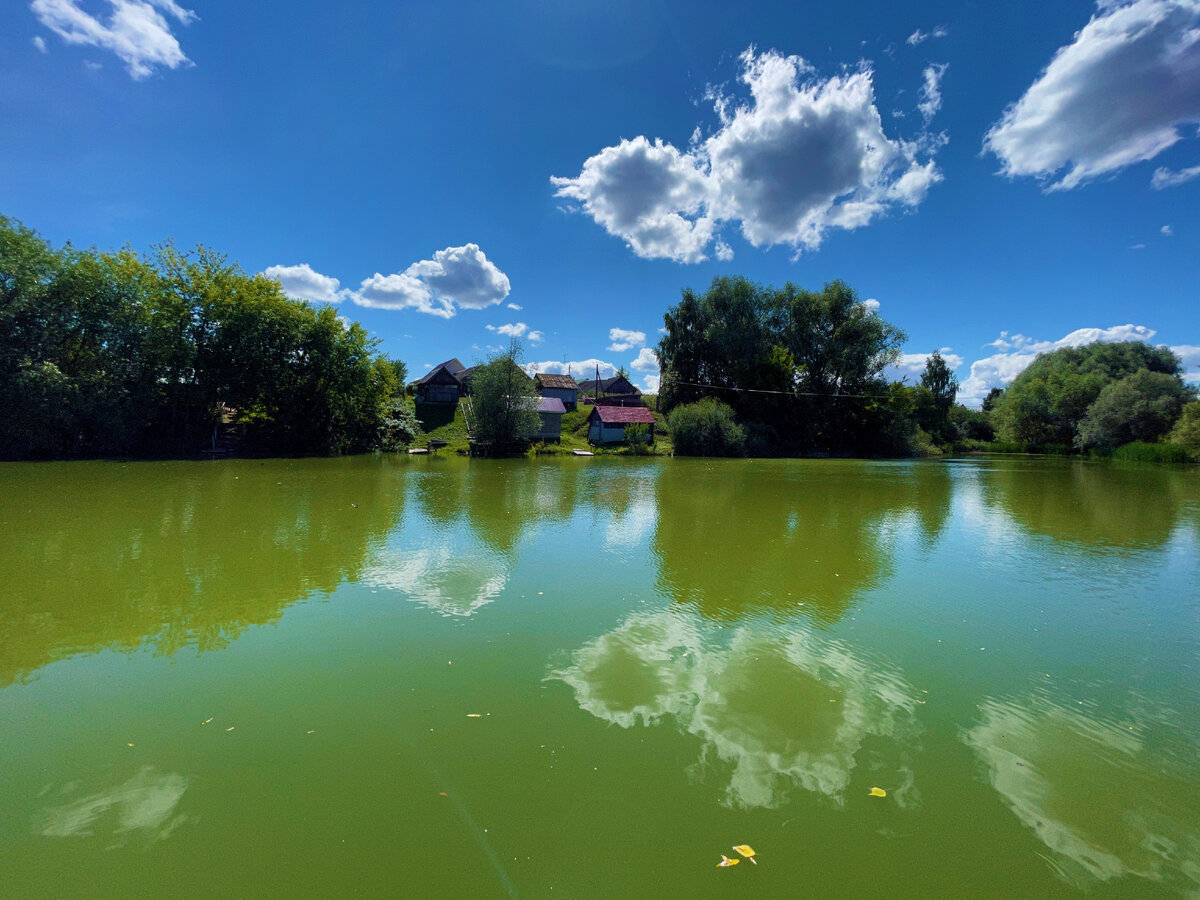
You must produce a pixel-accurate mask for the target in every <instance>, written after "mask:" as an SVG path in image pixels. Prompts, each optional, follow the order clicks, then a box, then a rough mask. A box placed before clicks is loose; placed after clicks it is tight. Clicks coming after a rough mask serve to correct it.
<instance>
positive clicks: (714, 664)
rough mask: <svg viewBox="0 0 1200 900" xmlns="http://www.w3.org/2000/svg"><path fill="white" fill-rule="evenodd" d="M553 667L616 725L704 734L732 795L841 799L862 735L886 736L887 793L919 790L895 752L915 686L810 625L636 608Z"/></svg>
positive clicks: (748, 800) (776, 801) (902, 741)
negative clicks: (723, 622) (728, 621)
mask: <svg viewBox="0 0 1200 900" xmlns="http://www.w3.org/2000/svg"><path fill="white" fill-rule="evenodd" d="M550 677H551V678H556V679H559V680H561V681H564V682H566V683H567V684H569V685H570V686H571V687H572V688H573V689H574V690H575V696H576V700H577V701H578V703H579V705H580V706H581V707H582V708H583V709H585V710H587V711H588V712H589V713H591V714H592V715H594V716H596V717H598V718H601V719H604V720H606V721H609V722H612V723H613V724H615V725H619V726H621V727H622V728H630V727H633V726H635V725H638V724H641V725H655V724H659V723H664V722H665V721H666V720H668V719H674V721H675V722H676V723H677V724H678V726H679V727H680V728H681V729H682V730H683V731H685V732H687V733H690V734H693V735H695V736H696V737H698V738H700V739H701V741H702V742H703V745H704V749H703V751H702V754H701V759H702V761H712V762H715V763H717V765H716V766H715V768H720V769H721V770H722V771H727V772H728V778H729V783H728V785H727V787H726V790H725V799H726V802H727V803H729V804H730V805H734V806H745V807H758V806H761V807H778V806H781V805H783V804H784V803H786V802H787V801H788V799H789V798H790V796H791V793H792V791H793V790H794V789H795V788H800V789H803V790H806V791H812V792H815V793H819V794H822V795H824V796H826V797H829V798H831V799H833V800H834V801H836V802H838V803H840V802H842V801H843V799H844V793H845V791H846V789H847V787H848V786H849V784H850V779H851V772H852V770H853V769H854V765H855V756H856V754H857V753H858V751H859V750H860V748H861V747H862V745H863V743H864V741H865V740H867V739H868V738H869V737H879V738H891V739H894V740H893V743H894V744H895V747H894V750H895V752H894V753H892V754H891V756H892V759H891V760H890V762H889V764H890V765H892V766H893V770H892V773H891V779H892V781H891V783H892V784H896V785H899V786H900V787H899V789H898V790H897V791H896V793H895V794H894V796H895V799H896V801H897V802H898V803H899V804H901V805H905V804H911V803H913V802H915V799H916V798H915V790H914V789H913V788H912V787H911V783H912V776H911V773H910V772H909V771H908V770H907V767H906V766H905V765H904V762H903V758H904V756H905V755H906V754H905V750H906V747H907V745H909V744H911V741H912V739H913V738H915V736H916V734H917V725H916V722H915V719H914V717H913V710H914V709H915V707H916V703H917V701H916V700H915V699H914V696H913V695H914V692H913V690H912V689H911V688H910V687H909V686H908V685H907V684H906V683H905V682H904V680H903V679H902V678H901V677H900V676H899V675H898V674H896V673H894V672H891V671H888V670H887V669H884V668H880V667H878V666H875V665H873V664H870V663H868V662H867V661H865V660H863V659H861V658H859V657H857V656H856V655H855V653H854V652H853V651H852V650H851V649H850V648H849V647H847V646H846V645H845V644H843V643H841V642H839V641H835V640H830V639H826V638H824V637H822V636H820V635H819V634H818V633H817V632H815V631H813V630H812V629H809V628H806V627H803V626H797V625H793V626H789V628H788V629H787V630H786V631H783V632H780V631H778V630H771V631H767V630H763V629H761V628H760V627H757V626H756V625H754V624H753V623H750V624H744V625H740V626H737V627H736V628H732V629H730V628H725V629H721V628H719V627H716V626H713V625H711V624H709V623H706V622H705V620H704V619H703V618H702V617H701V616H699V615H697V614H695V613H687V612H682V611H663V612H658V613H652V614H648V615H634V616H631V617H630V618H629V619H627V620H626V621H625V622H624V623H623V624H622V625H621V626H620V627H618V628H616V629H615V630H613V631H611V632H609V633H608V634H604V635H602V636H600V637H599V638H597V639H596V640H594V641H592V642H591V643H589V644H587V645H586V646H584V647H583V648H581V649H580V650H577V651H576V652H575V653H574V654H573V656H572V664H571V665H570V666H569V667H567V668H565V669H562V670H560V671H555V672H552V673H551V676H550Z"/></svg>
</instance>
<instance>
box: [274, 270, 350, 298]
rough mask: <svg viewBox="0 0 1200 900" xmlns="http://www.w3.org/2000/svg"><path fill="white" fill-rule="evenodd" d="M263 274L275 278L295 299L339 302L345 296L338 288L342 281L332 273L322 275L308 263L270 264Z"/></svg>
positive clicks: (284, 290)
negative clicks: (290, 264) (294, 264)
mask: <svg viewBox="0 0 1200 900" xmlns="http://www.w3.org/2000/svg"><path fill="white" fill-rule="evenodd" d="M263 274H264V275H266V276H267V277H268V278H273V279H275V280H276V281H278V282H279V284H280V286H282V287H283V292H284V293H285V294H287V295H288V296H289V297H291V298H293V299H294V300H307V301H308V302H309V303H337V302H339V301H340V300H342V298H343V297H344V296H345V293H346V292H345V291H340V290H338V285H339V284H340V283H341V282H339V281H338V280H337V279H336V278H334V277H332V276H330V275H322V274H321V273H320V272H316V271H314V270H313V268H312V266H310V265H309V264H308V263H301V264H300V265H298V266H268V267H267V268H266V269H263Z"/></svg>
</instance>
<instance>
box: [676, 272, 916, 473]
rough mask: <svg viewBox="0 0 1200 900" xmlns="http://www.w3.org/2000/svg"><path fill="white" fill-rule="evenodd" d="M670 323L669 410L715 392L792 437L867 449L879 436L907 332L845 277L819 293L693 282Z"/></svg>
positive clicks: (798, 443) (806, 443) (737, 280)
mask: <svg viewBox="0 0 1200 900" xmlns="http://www.w3.org/2000/svg"><path fill="white" fill-rule="evenodd" d="M664 322H665V324H666V333H665V334H664V336H663V338H662V340H661V341H660V342H659V344H658V347H657V352H658V356H659V359H660V361H661V365H662V372H663V380H662V386H661V388H660V393H659V402H660V404H661V408H662V409H663V410H664V411H668V412H669V411H671V410H673V409H675V408H676V407H678V406H680V405H681V404H685V403H690V402H693V401H695V400H698V399H700V398H703V397H713V398H717V399H720V400H721V401H722V402H726V403H728V404H730V405H731V407H732V408H733V409H734V411H735V412H736V414H737V416H738V417H739V418H740V419H742V420H744V421H748V422H769V423H771V425H772V427H774V428H775V430H776V433H777V435H778V440H779V441H780V443H782V444H786V445H789V446H795V447H797V448H804V447H814V446H816V447H826V448H832V449H849V450H858V451H861V450H863V449H864V448H866V447H868V446H869V445H872V444H873V443H874V442H875V440H876V438H875V436H874V434H873V433H872V429H873V428H874V427H875V425H876V424H877V423H876V422H874V421H873V420H872V419H871V413H870V411H869V407H870V406H871V404H872V402H873V399H872V398H875V397H882V395H883V394H885V393H886V387H885V385H884V384H883V380H882V377H881V376H882V373H883V370H884V369H885V368H886V367H887V366H888V365H889V364H890V363H892V362H894V361H895V359H896V358H897V357H898V356H899V353H900V346H901V344H902V343H903V341H904V333H903V332H902V331H900V330H899V329H898V328H896V327H895V326H893V325H890V324H889V323H887V322H885V321H884V320H883V319H882V318H880V317H879V316H878V315H876V314H875V312H874V311H873V310H871V309H870V308H869V307H867V306H866V305H865V304H863V303H861V302H859V300H858V297H857V295H856V294H855V293H854V291H853V290H852V289H851V288H850V287H849V286H848V285H846V284H845V283H844V282H841V281H833V282H830V283H829V284H826V285H825V287H824V289H823V290H821V291H819V292H816V291H806V290H802V289H801V288H798V287H796V286H795V285H793V284H785V285H784V286H783V287H782V288H778V289H777V288H772V287H764V286H761V285H756V284H754V283H753V282H751V281H749V280H747V279H745V278H741V277H723V278H716V279H714V280H713V282H712V284H711V285H710V287H709V289H708V290H707V291H706V292H705V293H704V294H702V295H698V294H696V293H695V292H694V291H693V290H692V289H690V288H688V289H686V290H684V291H683V295H682V298H681V300H680V302H679V304H678V305H677V306H674V307H672V308H671V309H669V310H668V311H667V313H666V315H665V316H664ZM847 395H849V396H847ZM862 395H867V398H866V399H865V400H864V397H863V396H862Z"/></svg>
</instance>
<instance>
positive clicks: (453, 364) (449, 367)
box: [417, 359, 466, 384]
mask: <svg viewBox="0 0 1200 900" xmlns="http://www.w3.org/2000/svg"><path fill="white" fill-rule="evenodd" d="M442 369H445V370H446V371H447V372H449V373H450V374H451V375H453V376H454V377H455V378H458V377H459V376H460V375H461V374H462V373H463V372H465V371H466V370H465V369H464V368H463V364H462V363H460V362H459V361H458V360H457V359H448V360H446V361H445V362H440V363H438V364H437V365H436V366H434V367H433V368H432V369H430V370H429V371H428V372H426V373H425V374H424V375H423V376H422V377H420V378H418V379H417V384H425V383H426V382H428V381H429V380H430V379H432V378H433V377H434V376H435V375H437V373H438V372H440V371H441V370H442Z"/></svg>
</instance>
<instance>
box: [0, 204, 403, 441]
mask: <svg viewBox="0 0 1200 900" xmlns="http://www.w3.org/2000/svg"><path fill="white" fill-rule="evenodd" d="M374 346H375V342H374V341H372V340H371V339H370V338H368V336H367V334H366V332H365V331H363V329H362V328H361V327H360V326H358V325H356V324H354V325H349V326H347V325H344V324H343V323H342V321H341V320H340V319H339V317H338V316H337V313H336V312H335V311H334V310H333V309H331V308H328V307H325V308H323V309H315V308H313V307H312V306H310V305H309V304H306V303H301V302H298V301H294V300H290V299H288V298H287V297H286V296H285V295H284V294H283V292H282V289H281V288H280V286H279V284H278V282H275V281H272V280H270V279H268V278H265V277H264V276H262V275H247V274H246V273H245V272H243V271H242V270H241V269H240V268H239V267H238V266H236V265H231V264H229V263H227V262H226V260H225V257H223V256H221V255H220V254H218V253H216V252H214V251H212V250H209V249H207V248H204V247H198V248H196V250H195V251H194V252H192V253H183V252H180V251H179V250H177V249H176V248H175V247H174V246H172V245H170V244H167V245H164V246H162V247H160V248H158V250H157V251H156V252H155V253H154V254H153V255H152V256H150V257H148V258H139V257H138V256H136V255H135V254H134V253H132V252H131V251H129V250H122V251H120V252H118V253H108V254H106V253H100V252H98V251H96V250H86V251H81V250H77V249H75V248H73V247H71V246H69V245H68V246H66V247H64V248H63V249H62V250H59V251H55V250H53V249H51V248H50V247H49V246H48V245H47V244H46V243H45V242H44V241H42V240H41V238H39V237H38V236H37V235H36V234H34V233H33V232H32V231H30V230H28V229H26V228H24V227H23V226H21V225H19V224H18V223H15V222H13V221H12V220H10V219H6V218H3V217H0V391H3V393H4V396H5V397H6V399H7V400H8V402H9V408H8V415H7V416H5V417H4V419H3V420H0V453H3V454H5V455H6V456H11V457H16V458H30V457H62V456H97V455H128V454H133V453H140V454H155V455H161V454H166V455H179V454H192V453H195V452H197V451H198V450H200V449H201V448H203V447H205V446H208V444H209V442H210V440H211V439H212V436H213V434H214V426H217V425H218V423H220V422H221V421H222V417H223V416H225V417H228V416H229V415H230V412H229V411H230V410H232V411H233V415H234V416H235V417H236V418H237V420H238V423H239V425H240V426H241V428H242V430H243V433H244V436H245V439H246V440H247V441H248V442H249V443H250V444H251V446H253V447H254V448H256V449H257V450H259V451H260V452H274V453H289V454H292V453H344V452H356V451H362V450H368V449H371V448H372V447H374V446H375V445H376V442H377V440H378V437H379V434H380V425H381V422H382V421H383V419H384V418H385V417H386V415H387V408H386V407H387V403H388V401H389V399H390V398H391V396H392V394H393V393H394V392H396V391H397V390H398V386H399V384H401V383H402V382H401V381H400V380H398V378H397V375H398V374H400V375H401V377H402V375H403V370H404V367H403V364H397V363H395V362H393V361H388V360H384V359H380V358H377V357H376V356H375V354H374Z"/></svg>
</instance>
